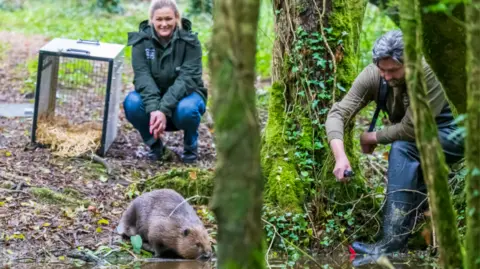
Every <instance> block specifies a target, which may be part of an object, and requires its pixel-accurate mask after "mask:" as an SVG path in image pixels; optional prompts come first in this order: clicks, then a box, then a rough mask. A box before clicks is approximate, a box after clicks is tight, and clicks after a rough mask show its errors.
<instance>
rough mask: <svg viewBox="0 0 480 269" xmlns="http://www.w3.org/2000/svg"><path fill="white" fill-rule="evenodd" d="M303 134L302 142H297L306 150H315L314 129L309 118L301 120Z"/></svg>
mask: <svg viewBox="0 0 480 269" xmlns="http://www.w3.org/2000/svg"><path fill="white" fill-rule="evenodd" d="M300 125H301V128H302V134H301V138H300V140H299V141H298V142H297V144H298V145H299V146H301V147H302V148H303V149H305V150H313V127H312V120H310V119H309V118H307V117H302V118H301V119H300Z"/></svg>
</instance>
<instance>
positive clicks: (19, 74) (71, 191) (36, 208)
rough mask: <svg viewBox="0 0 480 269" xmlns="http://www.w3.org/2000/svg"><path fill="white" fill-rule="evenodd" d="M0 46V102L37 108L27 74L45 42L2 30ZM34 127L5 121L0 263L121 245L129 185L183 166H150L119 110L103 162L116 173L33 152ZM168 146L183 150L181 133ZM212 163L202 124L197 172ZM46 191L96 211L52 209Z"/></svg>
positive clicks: (1, 129) (0, 125)
mask: <svg viewBox="0 0 480 269" xmlns="http://www.w3.org/2000/svg"><path fill="white" fill-rule="evenodd" d="M0 40H1V41H0V43H1V45H2V46H3V47H4V48H7V51H4V52H2V53H1V56H0V103H28V102H31V103H33V95H32V94H31V93H30V94H28V93H27V94H21V93H20V89H21V88H22V87H23V85H24V81H25V78H26V77H27V76H28V71H27V68H26V60H27V59H35V58H37V57H38V49H39V48H40V47H42V46H43V45H44V44H46V43H47V42H48V39H46V38H45V37H42V36H28V37H26V36H24V35H22V34H15V33H8V32H0ZM124 73H125V74H126V76H127V77H128V78H129V79H128V80H129V81H131V78H132V77H133V76H132V70H131V66H129V65H126V66H125V69H124ZM132 88H133V86H132V84H131V82H129V83H124V85H123V90H122V96H121V100H123V98H124V96H125V94H126V93H127V92H128V91H129V89H132ZM31 127H32V118H0V187H1V188H0V260H2V259H7V260H17V261H21V260H23V259H29V258H31V259H34V260H38V259H47V260H48V259H53V260H55V259H56V258H54V257H59V256H62V255H66V253H68V252H69V251H70V250H72V249H74V248H78V247H83V248H88V249H92V250H94V249H97V248H98V247H99V246H106V245H109V244H111V243H112V241H114V240H115V239H116V236H115V235H113V233H112V231H113V230H114V228H115V227H116V225H117V223H118V220H119V218H120V217H121V214H122V213H123V210H124V209H125V208H126V206H127V205H128V202H129V199H128V196H127V195H126V193H127V187H128V185H129V183H131V182H133V181H135V180H144V179H147V178H149V177H152V176H153V175H155V174H157V173H162V172H165V171H168V170H170V169H172V168H174V167H186V165H184V164H183V163H181V162H180V160H179V157H178V156H177V157H176V158H175V159H174V160H172V161H169V162H165V163H160V162H152V161H150V160H148V158H147V153H148V149H147V148H146V147H145V146H144V145H143V143H142V140H141V137H140V135H139V134H138V133H137V131H136V130H135V129H133V127H132V126H131V125H130V123H128V122H127V121H126V119H125V116H124V113H123V109H122V108H121V109H120V126H119V132H118V136H117V139H116V140H115V142H114V143H113V145H112V146H111V148H110V150H109V151H108V153H107V155H106V157H105V160H106V161H107V162H108V164H109V165H110V166H111V167H112V171H113V174H112V175H107V174H106V172H105V169H104V168H103V166H102V165H100V164H98V163H96V162H93V161H91V160H88V159H81V158H59V157H55V156H54V155H52V154H51V152H50V151H49V149H46V148H39V147H33V146H32V145H31V144H30V143H29V142H30V133H31ZM165 141H166V145H167V147H168V148H170V149H171V150H172V151H173V152H175V153H177V154H180V153H181V152H182V150H183V142H182V141H183V133H182V132H173V133H167V135H166V137H165ZM214 162H215V146H214V143H213V135H212V133H211V131H210V130H209V128H207V126H206V125H205V124H203V123H202V124H201V126H200V137H199V161H198V162H197V163H196V164H195V165H194V166H196V167H200V168H204V169H212V168H213V167H214ZM41 188H47V189H49V190H52V191H55V192H58V193H64V194H67V197H72V198H75V199H78V200H82V201H83V200H87V201H90V202H92V203H93V204H94V205H95V206H94V207H85V206H82V205H76V206H71V205H68V204H65V205H63V204H59V203H55V204H51V203H49V201H48V200H46V199H41V198H39V197H40V196H37V195H34V194H32V193H33V191H32V190H33V189H36V190H42V189H41Z"/></svg>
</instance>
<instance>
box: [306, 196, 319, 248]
mask: <svg viewBox="0 0 480 269" xmlns="http://www.w3.org/2000/svg"><path fill="white" fill-rule="evenodd" d="M303 208H304V209H305V212H306V213H307V217H308V220H310V223H311V224H312V231H313V237H314V238H317V239H318V235H317V230H316V229H315V226H313V223H314V222H313V219H312V217H311V216H310V213H309V212H308V209H307V205H305V204H303Z"/></svg>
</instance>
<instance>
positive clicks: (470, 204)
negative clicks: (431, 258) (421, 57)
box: [465, 0, 480, 269]
mask: <svg viewBox="0 0 480 269" xmlns="http://www.w3.org/2000/svg"><path fill="white" fill-rule="evenodd" d="M466 19H467V74H468V75H467V76H468V81H467V82H468V83H467V93H468V102H467V115H468V118H467V141H466V154H465V157H466V162H467V168H468V170H469V171H470V172H469V173H468V175H467V182H466V187H467V188H466V190H467V210H466V212H467V236H466V249H467V257H466V259H465V268H467V269H478V268H480V256H479V255H478V252H479V250H480V135H479V131H480V29H479V25H480V0H472V3H471V5H469V6H467V7H466Z"/></svg>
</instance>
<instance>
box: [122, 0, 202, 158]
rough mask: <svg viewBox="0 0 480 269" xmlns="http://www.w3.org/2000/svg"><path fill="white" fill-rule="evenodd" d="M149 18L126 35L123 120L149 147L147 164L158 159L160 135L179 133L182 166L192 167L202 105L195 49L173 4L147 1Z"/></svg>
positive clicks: (186, 23) (198, 49)
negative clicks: (128, 71) (128, 65)
mask: <svg viewBox="0 0 480 269" xmlns="http://www.w3.org/2000/svg"><path fill="white" fill-rule="evenodd" d="M149 17H150V19H149V21H146V20H145V21H143V22H142V23H140V26H139V31H138V32H131V33H128V45H131V46H132V66H133V71H134V81H133V83H134V85H135V90H134V91H132V92H130V93H129V94H128V95H127V97H126V98H125V101H124V110H125V115H126V117H127V120H128V121H129V122H130V123H132V125H133V126H134V127H135V129H137V130H138V131H139V132H140V134H141V136H142V138H143V141H144V142H145V143H146V144H147V145H148V146H149V147H150V149H151V151H150V153H149V157H150V158H151V159H153V160H160V159H161V157H162V155H163V152H164V147H163V143H162V140H161V136H162V134H163V133H164V132H165V131H177V130H183V131H184V136H183V138H184V139H183V143H184V151H183V155H182V160H183V162H185V163H192V162H194V161H195V160H196V159H197V155H198V150H197V138H198V126H199V125H200V119H201V116H202V115H203V114H204V113H205V104H206V102H207V89H206V88H205V87H204V85H203V81H202V48H201V44H200V41H199V40H198V38H197V36H196V35H195V34H193V33H192V32H191V22H190V21H189V20H187V19H181V18H180V13H179V11H178V7H177V4H176V2H175V0H153V1H152V4H151V6H150V11H149Z"/></svg>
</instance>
